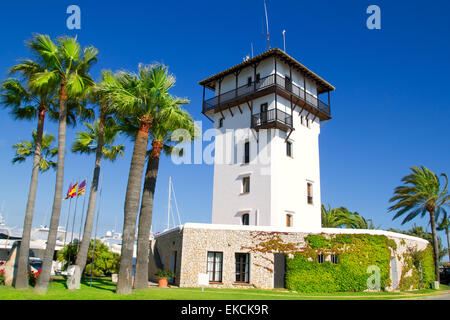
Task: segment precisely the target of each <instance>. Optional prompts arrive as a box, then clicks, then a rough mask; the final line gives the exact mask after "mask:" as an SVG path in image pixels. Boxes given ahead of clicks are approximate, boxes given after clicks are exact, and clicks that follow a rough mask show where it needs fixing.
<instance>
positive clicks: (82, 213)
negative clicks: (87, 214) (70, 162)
mask: <svg viewBox="0 0 450 320" xmlns="http://www.w3.org/2000/svg"><path fill="white" fill-rule="evenodd" d="M85 181H86V183H87V178H86V179H85ZM85 190H86V186H85ZM85 204H86V191H85V192H84V193H83V209H82V210H81V221H80V234H79V236H78V237H79V239H78V248H77V251H78V249H79V248H80V243H81V227H82V226H83V220H84V207H85ZM83 230H84V229H83Z"/></svg>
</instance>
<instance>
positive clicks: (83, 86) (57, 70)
mask: <svg viewBox="0 0 450 320" xmlns="http://www.w3.org/2000/svg"><path fill="white" fill-rule="evenodd" d="M26 44H27V45H28V47H29V48H30V49H31V51H32V53H33V54H34V55H35V56H36V61H37V62H38V63H39V64H40V65H42V66H44V67H45V69H44V70H42V71H41V72H37V73H34V74H32V75H30V86H31V87H33V88H39V87H42V86H48V87H52V88H54V89H56V88H59V92H58V98H59V110H58V116H59V119H58V122H59V128H58V167H57V172H56V183H55V194H54V199H53V208H52V216H51V220H50V230H49V234H48V239H47V246H46V250H45V253H44V258H43V264H42V269H41V274H40V276H39V279H38V282H37V284H36V287H35V290H36V291H37V292H41V293H44V292H46V291H47V288H48V283H49V280H50V272H51V266H52V261H53V254H54V250H55V245H56V236H57V231H58V225H59V218H60V213H61V201H62V188H63V180H64V159H65V146H66V123H67V102H68V101H69V99H74V100H75V101H76V100H77V98H78V97H80V96H81V95H83V94H84V93H85V92H86V90H87V88H88V87H90V86H92V84H93V81H92V79H91V77H90V76H89V69H90V67H91V66H92V65H93V64H94V63H95V62H96V61H97V54H98V50H97V49H96V48H94V47H92V46H90V47H86V48H84V49H83V50H82V49H81V46H80V44H79V43H78V42H77V39H76V37H75V38H72V37H68V36H64V37H59V38H58V39H57V41H56V43H55V42H53V41H52V40H51V39H50V37H49V36H48V35H42V34H36V35H35V36H34V37H33V38H32V39H31V40H30V41H28V42H26ZM27 62H28V60H26V61H23V63H21V64H19V65H17V66H16V67H15V68H14V70H15V71H21V72H23V73H26V72H28V68H29V64H28V63H27Z"/></svg>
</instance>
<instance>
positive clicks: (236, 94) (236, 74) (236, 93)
mask: <svg viewBox="0 0 450 320" xmlns="http://www.w3.org/2000/svg"><path fill="white" fill-rule="evenodd" d="M234 75H235V76H236V92H235V95H234V96H235V97H237V96H238V75H239V73H237V72H235V73H234Z"/></svg>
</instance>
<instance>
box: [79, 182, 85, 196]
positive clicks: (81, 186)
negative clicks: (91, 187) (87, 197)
mask: <svg viewBox="0 0 450 320" xmlns="http://www.w3.org/2000/svg"><path fill="white" fill-rule="evenodd" d="M85 192H86V179H84V180H83V181H82V182H81V183H80V186H79V187H78V194H77V197H79V196H81V195H82V194H84V193H85Z"/></svg>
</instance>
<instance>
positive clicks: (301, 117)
mask: <svg viewBox="0 0 450 320" xmlns="http://www.w3.org/2000/svg"><path fill="white" fill-rule="evenodd" d="M304 122H305V121H304V119H303V116H300V124H302V125H303V124H304Z"/></svg>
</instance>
